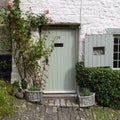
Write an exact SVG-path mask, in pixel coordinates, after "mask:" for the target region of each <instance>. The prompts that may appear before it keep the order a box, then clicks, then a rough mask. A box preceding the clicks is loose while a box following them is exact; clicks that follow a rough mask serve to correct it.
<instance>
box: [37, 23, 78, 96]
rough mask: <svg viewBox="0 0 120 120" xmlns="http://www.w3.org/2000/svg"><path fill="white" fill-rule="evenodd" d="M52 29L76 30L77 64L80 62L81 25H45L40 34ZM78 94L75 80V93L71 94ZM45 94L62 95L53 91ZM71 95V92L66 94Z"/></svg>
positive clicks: (40, 29)
mask: <svg viewBox="0 0 120 120" xmlns="http://www.w3.org/2000/svg"><path fill="white" fill-rule="evenodd" d="M51 29H74V30H75V34H76V36H75V62H76V63H77V62H78V61H79V41H80V40H79V39H80V24H76V23H75V24H52V25H45V26H43V27H40V28H39V31H40V33H41V32H42V30H43V31H44V30H51ZM76 92H77V83H76V80H75V91H74V92H71V93H76ZM44 93H50V94H51V93H60V92H57V91H56V92H55V91H54V92H52V91H50V92H49V91H44ZM66 93H69V92H67V91H66V92H65V94H66Z"/></svg>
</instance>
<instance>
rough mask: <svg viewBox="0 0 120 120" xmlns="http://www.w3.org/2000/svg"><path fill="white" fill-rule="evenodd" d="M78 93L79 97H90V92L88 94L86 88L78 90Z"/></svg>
mask: <svg viewBox="0 0 120 120" xmlns="http://www.w3.org/2000/svg"><path fill="white" fill-rule="evenodd" d="M79 92H80V95H81V96H89V95H91V92H90V90H89V89H88V88H82V89H80V91H79Z"/></svg>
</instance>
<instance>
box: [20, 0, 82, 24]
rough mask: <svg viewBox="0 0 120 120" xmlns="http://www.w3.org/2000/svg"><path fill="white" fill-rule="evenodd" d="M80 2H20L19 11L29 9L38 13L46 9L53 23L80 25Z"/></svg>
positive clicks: (50, 0) (59, 0)
mask: <svg viewBox="0 0 120 120" xmlns="http://www.w3.org/2000/svg"><path fill="white" fill-rule="evenodd" d="M80 3H81V0H21V9H22V10H24V11H27V10H29V9H30V7H31V10H32V11H33V12H35V13H39V12H41V11H44V10H46V9H49V10H50V12H51V13H50V16H51V17H52V18H53V19H54V20H55V22H57V23H58V22H62V23H63V22H65V23H66V22H67V23H68V22H71V23H80Z"/></svg>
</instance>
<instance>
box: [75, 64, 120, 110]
mask: <svg viewBox="0 0 120 120" xmlns="http://www.w3.org/2000/svg"><path fill="white" fill-rule="evenodd" d="M76 80H77V83H78V85H79V86H80V87H87V88H89V89H90V91H92V92H95V93H96V101H97V103H98V104H99V105H103V106H110V107H115V108H120V71H119V70H112V69H111V68H88V67H84V65H83V64H81V63H77V65H76Z"/></svg>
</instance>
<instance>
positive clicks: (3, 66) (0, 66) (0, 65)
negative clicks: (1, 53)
mask: <svg viewBox="0 0 120 120" xmlns="http://www.w3.org/2000/svg"><path fill="white" fill-rule="evenodd" d="M7 66H8V64H7V62H6V60H3V61H0V69H2V70H3V69H6V68H7Z"/></svg>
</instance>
